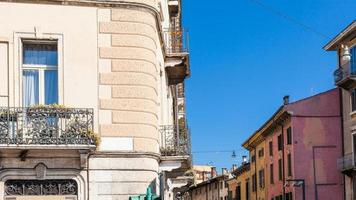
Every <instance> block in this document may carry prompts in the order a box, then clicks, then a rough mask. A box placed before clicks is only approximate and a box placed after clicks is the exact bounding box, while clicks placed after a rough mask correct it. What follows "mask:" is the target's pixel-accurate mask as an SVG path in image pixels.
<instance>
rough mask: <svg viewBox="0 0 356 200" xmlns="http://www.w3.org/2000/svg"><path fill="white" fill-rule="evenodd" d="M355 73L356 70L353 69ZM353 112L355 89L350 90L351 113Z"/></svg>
mask: <svg viewBox="0 0 356 200" xmlns="http://www.w3.org/2000/svg"><path fill="white" fill-rule="evenodd" d="M355 68H356V67H355ZM355 71H356V69H355ZM355 73H356V72H355ZM354 111H356V88H354V89H352V90H351V112H354Z"/></svg>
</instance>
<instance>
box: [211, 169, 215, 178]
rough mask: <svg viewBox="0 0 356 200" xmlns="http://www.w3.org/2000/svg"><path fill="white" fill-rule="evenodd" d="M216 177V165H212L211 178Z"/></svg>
mask: <svg viewBox="0 0 356 200" xmlns="http://www.w3.org/2000/svg"><path fill="white" fill-rule="evenodd" d="M214 177H216V167H211V178H214Z"/></svg>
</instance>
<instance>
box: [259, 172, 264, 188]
mask: <svg viewBox="0 0 356 200" xmlns="http://www.w3.org/2000/svg"><path fill="white" fill-rule="evenodd" d="M258 182H259V186H260V188H264V187H265V170H264V169H261V170H259V171H258Z"/></svg>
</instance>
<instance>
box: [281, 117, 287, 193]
mask: <svg viewBox="0 0 356 200" xmlns="http://www.w3.org/2000/svg"><path fill="white" fill-rule="evenodd" d="M281 128H282V180H283V185H282V187H283V188H282V191H283V197H282V199H283V200H284V199H285V194H286V189H285V187H284V183H285V182H286V177H285V169H284V167H285V166H284V126H283V123H282V124H281Z"/></svg>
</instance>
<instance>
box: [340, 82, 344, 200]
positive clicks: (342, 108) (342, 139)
mask: <svg viewBox="0 0 356 200" xmlns="http://www.w3.org/2000/svg"><path fill="white" fill-rule="evenodd" d="M339 101H340V103H339V104H340V120H341V124H340V125H341V152H342V155H341V156H344V154H345V150H344V145H345V144H344V106H343V104H342V102H343V99H342V89H341V88H339ZM342 179H343V184H344V187H343V190H344V191H343V193H344V199H345V198H346V185H345V175H343V176H342Z"/></svg>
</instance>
